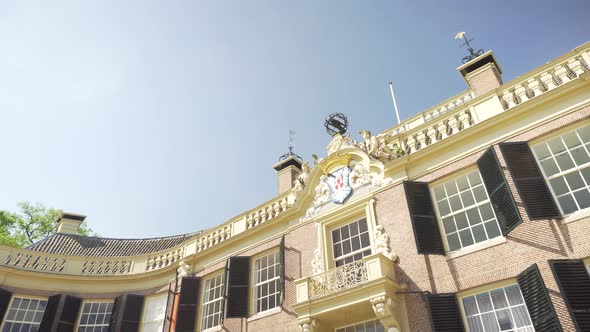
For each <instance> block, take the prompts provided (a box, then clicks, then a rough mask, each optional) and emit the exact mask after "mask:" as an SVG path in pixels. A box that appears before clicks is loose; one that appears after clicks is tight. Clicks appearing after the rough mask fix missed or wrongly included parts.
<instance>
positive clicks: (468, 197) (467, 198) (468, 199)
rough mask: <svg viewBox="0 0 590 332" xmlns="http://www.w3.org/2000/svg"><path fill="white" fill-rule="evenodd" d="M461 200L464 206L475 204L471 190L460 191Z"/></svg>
mask: <svg viewBox="0 0 590 332" xmlns="http://www.w3.org/2000/svg"><path fill="white" fill-rule="evenodd" d="M461 200H462V201H463V205H464V206H470V205H473V204H475V199H474V198H473V194H472V193H471V190H467V191H464V192H462V193H461Z"/></svg>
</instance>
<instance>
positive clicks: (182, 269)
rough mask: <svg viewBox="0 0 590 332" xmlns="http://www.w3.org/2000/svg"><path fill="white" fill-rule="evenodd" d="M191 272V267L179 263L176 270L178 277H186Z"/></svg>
mask: <svg viewBox="0 0 590 332" xmlns="http://www.w3.org/2000/svg"><path fill="white" fill-rule="evenodd" d="M191 270H192V268H191V266H190V265H188V264H187V263H185V262H180V264H179V265H178V269H176V271H177V272H178V276H179V277H184V276H187V275H188V274H189V273H191Z"/></svg>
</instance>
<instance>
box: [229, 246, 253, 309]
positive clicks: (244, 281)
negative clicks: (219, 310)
mask: <svg viewBox="0 0 590 332" xmlns="http://www.w3.org/2000/svg"><path fill="white" fill-rule="evenodd" d="M249 293H250V257H248V256H237V257H230V258H229V273H228V280H227V310H226V317H228V318H235V317H248V305H249V303H250V300H249Z"/></svg>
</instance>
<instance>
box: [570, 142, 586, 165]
mask: <svg viewBox="0 0 590 332" xmlns="http://www.w3.org/2000/svg"><path fill="white" fill-rule="evenodd" d="M571 154H572V157H573V158H574V161H575V162H576V165H578V166H581V165H584V164H585V163H587V162H589V161H590V157H588V153H587V152H586V149H585V148H584V147H582V146H581V147H578V148H575V149H573V150H572V151H571Z"/></svg>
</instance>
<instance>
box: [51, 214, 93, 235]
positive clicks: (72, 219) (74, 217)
mask: <svg viewBox="0 0 590 332" xmlns="http://www.w3.org/2000/svg"><path fill="white" fill-rule="evenodd" d="M84 219H86V216H85V215H81V214H75V213H68V212H64V213H62V215H61V217H59V219H58V220H57V232H58V233H61V234H77V233H78V228H80V225H81V224H82V222H84Z"/></svg>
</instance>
